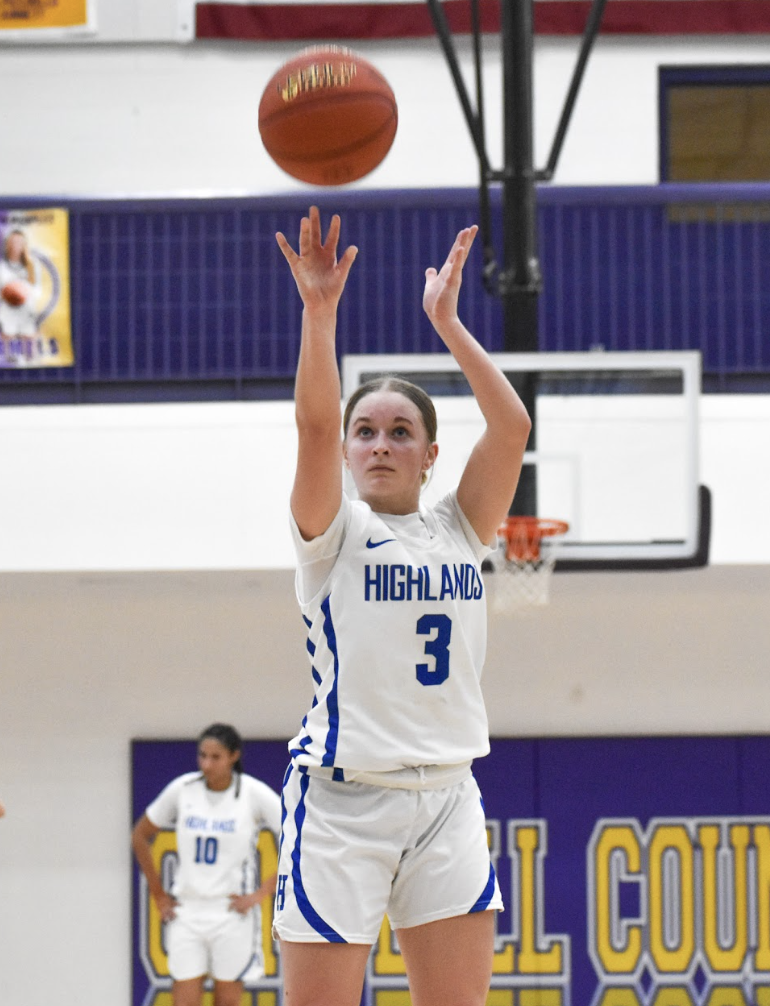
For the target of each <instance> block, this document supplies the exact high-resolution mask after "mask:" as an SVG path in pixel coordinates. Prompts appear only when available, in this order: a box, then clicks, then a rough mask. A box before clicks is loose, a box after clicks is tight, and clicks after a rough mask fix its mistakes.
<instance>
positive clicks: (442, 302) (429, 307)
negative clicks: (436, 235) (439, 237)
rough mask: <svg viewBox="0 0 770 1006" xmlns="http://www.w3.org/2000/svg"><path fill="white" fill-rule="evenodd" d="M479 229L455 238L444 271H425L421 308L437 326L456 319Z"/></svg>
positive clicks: (468, 230) (474, 227) (466, 230)
mask: <svg viewBox="0 0 770 1006" xmlns="http://www.w3.org/2000/svg"><path fill="white" fill-rule="evenodd" d="M477 232H478V227H477V226H476V225H475V224H474V225H473V226H472V227H464V228H463V229H462V230H461V231H460V233H459V234H458V235H457V237H456V238H455V242H454V244H453V245H452V247H451V249H450V251H449V255H447V259H446V262H444V264H443V265H442V267H441V269H439V270H436V269H434V268H433V266H431V267H430V268H429V269H426V270H425V291H424V293H423V297H422V306H423V308H424V309H425V313H426V314H427V315H428V317H429V318H430V320H431V321H432V322H433V324H434V326H436V327H440V326H441V325H442V324H443V323H445V322H448V321H452V320H453V319H455V318H456V317H457V299H458V296H459V294H460V286H461V285H462V278H463V266H464V265H465V261H466V259H467V258H468V253H469V252H470V250H471V245H472V244H473V240H474V238H475V237H476V234H477Z"/></svg>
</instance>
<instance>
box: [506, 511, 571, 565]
mask: <svg viewBox="0 0 770 1006" xmlns="http://www.w3.org/2000/svg"><path fill="white" fill-rule="evenodd" d="M567 531H569V524H568V523H567V522H566V521H564V520H554V519H553V518H551V517H520V516H517V515H513V514H511V515H509V516H508V517H506V518H505V523H504V524H502V526H501V527H500V529H499V530H498V534H499V535H500V537H501V538H505V539H506V548H505V557H506V559H512V560H516V561H517V562H537V561H538V560H539V559H540V542H541V541H542V539H543V538H553V537H555V536H557V535H561V534H566V532H567Z"/></svg>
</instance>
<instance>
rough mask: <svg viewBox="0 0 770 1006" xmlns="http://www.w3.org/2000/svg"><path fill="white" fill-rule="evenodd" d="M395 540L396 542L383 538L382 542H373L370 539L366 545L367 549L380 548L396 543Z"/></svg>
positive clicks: (393, 539)
mask: <svg viewBox="0 0 770 1006" xmlns="http://www.w3.org/2000/svg"><path fill="white" fill-rule="evenodd" d="M395 540H396V539H395V538H383V539H382V541H372V539H371V538H370V539H369V540H368V541H367V543H366V547H367V548H379V547H380V545H387V544H388V542H389V541H395Z"/></svg>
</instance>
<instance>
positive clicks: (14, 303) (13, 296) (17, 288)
mask: <svg viewBox="0 0 770 1006" xmlns="http://www.w3.org/2000/svg"><path fill="white" fill-rule="evenodd" d="M0 296H1V297H2V298H3V300H4V301H5V302H6V304H10V305H11V307H21V305H22V304H23V303H24V301H25V300H26V299H27V288H26V287H25V285H24V284H23V283H22V282H21V281H20V280H18V279H12V280H11V282H10V283H6V284H5V286H4V287H3V289H2V290H0Z"/></svg>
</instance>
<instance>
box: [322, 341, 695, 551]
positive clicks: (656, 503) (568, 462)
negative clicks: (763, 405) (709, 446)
mask: <svg viewBox="0 0 770 1006" xmlns="http://www.w3.org/2000/svg"><path fill="white" fill-rule="evenodd" d="M492 356H493V359H494V360H495V362H496V363H497V364H498V366H499V367H500V368H501V370H502V371H503V372H504V373H505V374H506V376H507V377H508V379H509V380H510V381H511V382H512V383H513V384H514V386H515V387H521V382H523V381H530V382H532V383H531V384H530V385H529V386H530V387H531V388H533V389H534V401H535V416H534V430H535V438H534V440H535V449H534V450H533V451H530V452H528V453H527V455H526V456H525V465H529V466H534V485H535V499H536V501H537V513H536V514H535V516H538V517H545V518H551V519H555V520H564V521H567V522H568V524H569V531H568V532H567V534H566V535H565V536H564V538H563V540H562V543H561V545H560V548H559V557H558V562H557V568H558V569H593V568H596V569H602V568H607V569H637V568H677V567H683V566H702V565H705V564H706V562H707V561H708V530H709V505H708V503H709V500H708V491H707V490H705V489H704V488H703V487H701V486H700V485H699V480H698V456H699V446H698V444H699V437H698V432H699V430H698V401H699V397H700V387H701V379H700V375H701V361H700V354H699V353H697V352H643V353H634V352H605V351H595V352H588V353H497V354H492ZM391 373H392V374H399V375H401V376H403V377H406V378H407V379H409V380H411V381H414V383H415V384H419V385H420V386H421V387H423V388H425V390H426V391H427V392H428V393H429V394H430V395H431V396H432V397H433V399H434V402H435V405H436V411H437V413H438V419H439V431H438V443H439V457H438V461H437V464H436V467H435V473H434V477H433V480H432V482H431V484H430V485H429V486H428V487H427V488H426V490H425V502H426V503H431V502H433V501H434V500H435V499H437V498H439V497H440V496H441V495H443V494H444V493H445V492H447V491H448V490H449V489H450V488H452V487H453V486H455V485H456V484H457V482H458V480H459V477H460V474H461V473H462V470H463V467H464V465H465V462H466V461H467V458H468V456H469V454H470V451H471V450H472V448H473V445H474V444H475V442H476V440H477V439H478V437H479V435H480V433H481V431H482V429H483V418H482V416H481V412H480V410H479V408H478V406H477V404H476V401H475V399H474V398H473V396H472V395H471V392H470V388H469V386H468V384H467V382H466V380H465V377H464V376H463V374H462V373H461V371H460V369H459V367H458V366H457V364H456V363H455V362H454V359H453V358H452V357H451V356H450V355H449V354H448V353H441V354H394V355H389V354H377V355H352V356H346V357H345V358H344V359H343V361H342V382H343V394H344V395H345V397H347V396H348V395H350V394H351V393H352V391H353V390H354V389H355V388H356V387H357V386H358V385H359V384H361V383H363V382H364V381H367V380H369V379H370V378H371V377H374V376H377V375H380V374H391Z"/></svg>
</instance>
